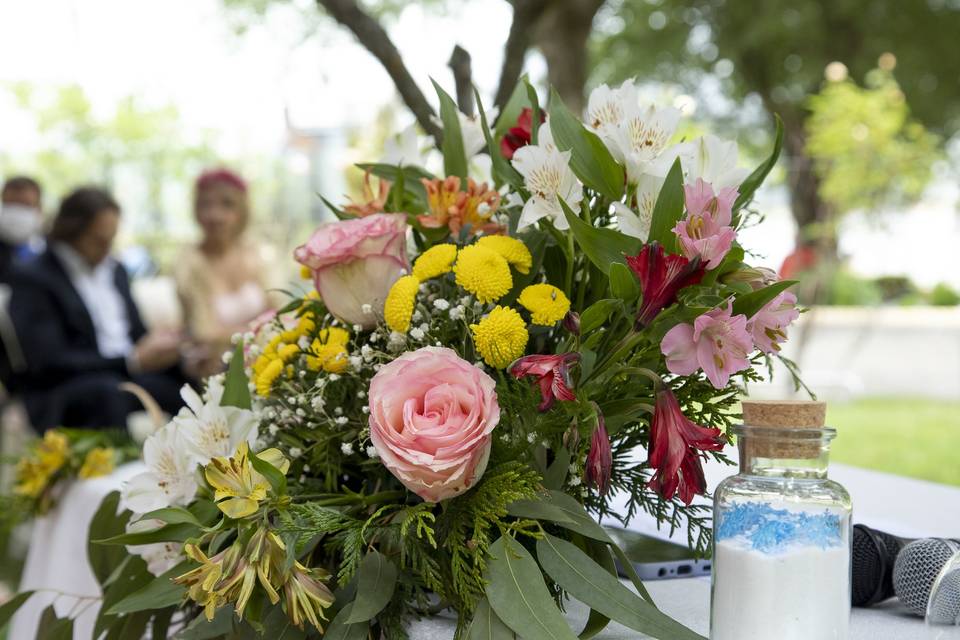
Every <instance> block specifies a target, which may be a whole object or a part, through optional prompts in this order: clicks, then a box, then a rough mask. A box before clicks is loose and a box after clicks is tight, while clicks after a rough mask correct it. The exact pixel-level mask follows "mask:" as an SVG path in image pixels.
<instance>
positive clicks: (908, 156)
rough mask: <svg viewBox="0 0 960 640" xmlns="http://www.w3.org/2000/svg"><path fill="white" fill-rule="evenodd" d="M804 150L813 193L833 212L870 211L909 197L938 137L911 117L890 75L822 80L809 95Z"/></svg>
mask: <svg viewBox="0 0 960 640" xmlns="http://www.w3.org/2000/svg"><path fill="white" fill-rule="evenodd" d="M809 106H810V117H809V118H808V119H807V122H806V128H807V153H809V154H810V156H811V157H812V158H813V161H814V166H815V169H816V171H817V174H818V175H819V176H820V178H821V188H820V194H821V195H822V196H823V197H824V198H825V199H826V200H827V201H829V202H830V203H832V204H833V205H834V206H835V207H836V208H837V210H838V211H841V212H844V211H850V210H853V209H865V210H866V211H868V212H870V211H876V210H878V209H882V208H888V207H897V206H903V205H905V204H908V203H910V202H912V201H914V200H916V199H917V198H918V197H919V196H920V195H921V194H922V193H923V190H924V188H925V187H926V185H927V183H928V182H929V181H930V177H931V175H932V169H933V164H934V163H935V162H936V161H937V159H938V158H939V156H940V154H939V152H938V148H939V145H940V139H939V137H938V136H936V135H934V134H932V133H930V132H929V131H927V129H926V128H925V127H924V126H923V125H922V124H920V123H919V122H917V121H916V120H914V119H912V118H911V116H910V108H909V106H908V105H907V101H906V98H905V97H904V94H903V92H902V91H901V90H900V86H899V85H898V84H897V82H896V80H894V78H893V76H892V75H891V74H889V73H885V72H883V71H879V70H878V71H873V72H871V73H869V74H868V75H867V86H865V87H859V86H857V85H856V84H855V83H854V82H852V81H850V80H844V81H842V82H830V83H827V84H826V85H825V86H824V88H823V89H822V90H821V91H820V93H819V94H817V95H815V96H812V97H811V98H810V101H809Z"/></svg>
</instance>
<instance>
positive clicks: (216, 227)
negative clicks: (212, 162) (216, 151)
mask: <svg viewBox="0 0 960 640" xmlns="http://www.w3.org/2000/svg"><path fill="white" fill-rule="evenodd" d="M194 213H195V215H196V218H197V224H198V225H199V226H200V230H201V233H202V237H201V239H200V242H199V243H198V244H197V245H196V246H192V247H188V248H187V249H186V250H185V251H183V253H182V254H181V255H180V256H179V257H178V258H177V266H176V268H175V271H174V278H175V280H176V282H177V293H178V295H179V297H180V300H181V303H182V306H183V312H184V321H185V323H186V327H187V331H188V333H189V335H190V340H191V341H192V342H193V343H194V345H195V347H194V349H193V350H192V352H191V355H192V356H193V357H195V358H198V359H199V360H200V364H199V365H198V368H199V370H200V372H201V373H203V374H210V373H214V372H216V371H217V370H218V369H220V368H222V366H223V364H222V360H221V358H222V356H223V352H224V351H226V350H228V349H229V348H230V336H231V335H233V334H234V333H237V332H242V331H245V330H246V329H247V328H248V325H249V323H250V322H251V321H252V320H253V319H254V318H256V317H257V316H259V315H260V314H261V313H263V312H264V311H265V310H266V309H267V306H268V302H267V293H266V276H265V265H264V261H263V260H261V257H260V248H259V247H258V246H257V245H256V244H255V243H253V242H251V241H250V240H249V239H248V238H247V237H246V236H245V235H244V230H245V229H246V227H247V222H248V219H249V217H250V202H249V199H248V196H247V185H246V183H245V182H244V181H243V179H242V178H240V176H238V175H237V174H235V173H233V172H232V171H229V170H227V169H216V170H212V171H207V172H205V173H203V174H202V175H201V176H200V177H199V178H198V179H197V183H196V187H195V195H194Z"/></svg>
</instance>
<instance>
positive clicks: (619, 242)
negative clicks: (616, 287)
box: [559, 198, 643, 275]
mask: <svg viewBox="0 0 960 640" xmlns="http://www.w3.org/2000/svg"><path fill="white" fill-rule="evenodd" d="M559 202H560V206H561V207H562V208H563V214H564V215H565V216H566V218H567V222H568V223H569V225H570V231H569V233H572V234H573V237H574V239H575V240H576V241H577V244H578V245H580V248H581V249H583V253H584V254H585V255H586V256H587V258H589V259H590V262H592V263H593V264H595V265H597V268H598V269H600V271H602V272H603V273H604V275H607V274H609V273H610V265H612V264H613V263H615V262H619V263H621V264H626V263H627V261H626V258H624V255H629V256H634V255H637V254H638V253H640V248H641V246H642V245H643V243H642V242H640V240H638V239H637V238H634V237H631V236H628V235H626V234H623V233H620V232H619V231H617V230H616V229H603V228H600V227H593V226H590V225H589V224H587V223H586V222H584V221H583V220H581V219H580V217H579V216H577V214H575V213H574V212H573V211H572V210H571V209H570V207H569V205H568V204H567V203H566V202H564V201H563V199H562V198H561V199H559Z"/></svg>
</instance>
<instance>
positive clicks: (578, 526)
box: [550, 491, 613, 544]
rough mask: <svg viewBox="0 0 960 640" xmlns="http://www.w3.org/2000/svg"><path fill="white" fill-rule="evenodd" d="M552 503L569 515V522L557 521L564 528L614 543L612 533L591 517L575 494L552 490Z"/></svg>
mask: <svg viewBox="0 0 960 640" xmlns="http://www.w3.org/2000/svg"><path fill="white" fill-rule="evenodd" d="M550 504H552V505H553V506H555V507H557V508H558V509H559V510H560V511H561V512H562V513H563V514H564V515H565V516H566V517H567V520H568V521H567V522H559V521H557V524H558V525H560V526H561V527H563V528H564V529H569V530H570V531H575V532H576V533H579V534H580V535H582V536H586V537H588V538H592V539H594V540H599V541H600V542H606V543H607V544H613V540H612V539H611V538H610V534H608V533H607V532H606V530H605V529H604V528H603V527H602V526H600V524H599V523H598V522H597V521H596V520H594V519H593V518H592V517H590V514H589V513H587V511H586V509H584V508H583V505H582V504H580V503H579V502H577V499H576V498H574V497H573V496H571V495H568V494H566V493H564V492H562V491H551V492H550Z"/></svg>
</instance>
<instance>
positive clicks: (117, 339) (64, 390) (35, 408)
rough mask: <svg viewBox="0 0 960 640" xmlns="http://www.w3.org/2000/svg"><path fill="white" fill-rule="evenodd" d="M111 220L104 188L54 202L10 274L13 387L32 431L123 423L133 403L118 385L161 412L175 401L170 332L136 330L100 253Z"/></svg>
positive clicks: (119, 280)
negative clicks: (130, 385) (37, 245)
mask: <svg viewBox="0 0 960 640" xmlns="http://www.w3.org/2000/svg"><path fill="white" fill-rule="evenodd" d="M119 222H120V207H119V206H118V205H117V203H116V201H115V200H114V199H113V198H112V197H111V196H110V194H109V193H107V192H106V191H103V190H100V189H95V188H83V189H78V190H77V191H75V192H73V193H72V194H70V195H69V196H67V197H66V198H65V199H64V201H63V203H62V204H61V206H60V210H59V212H58V214H57V217H56V219H55V220H54V223H53V227H52V229H51V232H50V235H49V246H48V248H47V249H46V250H45V251H44V252H43V253H42V254H41V255H40V256H38V257H37V258H35V259H34V260H32V261H30V262H29V263H26V264H24V265H21V266H18V267H16V268H15V269H14V271H13V276H12V286H13V297H12V299H11V303H10V315H11V317H12V318H13V323H14V326H15V327H16V330H17V335H18V337H19V339H20V342H21V344H22V346H23V352H24V356H25V358H26V364H27V371H26V372H25V373H24V374H21V375H19V376H18V380H17V384H16V389H17V391H18V392H19V393H20V394H21V395H22V397H23V401H24V404H25V405H26V408H27V412H28V414H29V415H30V420H31V422H32V423H33V425H34V427H36V428H37V429H39V430H44V429H48V428H51V427H55V426H68V427H95V428H96V427H124V426H125V425H126V417H127V415H128V414H129V413H131V412H132V411H134V410H136V409H137V408H138V404H137V401H136V399H135V398H134V397H133V396H132V395H130V394H129V393H127V392H125V391H121V390H120V388H119V385H120V384H121V383H122V382H125V381H130V382H134V383H136V384H138V385H140V386H141V387H143V388H144V389H146V390H147V391H148V392H149V393H150V394H151V395H153V397H154V398H155V399H156V400H157V402H158V403H159V404H160V406H161V407H162V408H163V409H164V410H166V411H167V412H169V413H171V414H172V413H176V411H177V410H178V409H179V407H180V405H181V400H180V397H179V390H180V387H181V386H182V384H183V383H184V382H185V377H184V376H183V375H182V374H180V372H179V367H178V363H179V359H180V356H179V346H180V337H179V336H178V335H175V334H171V333H150V332H147V330H146V328H145V327H144V325H143V322H142V320H141V318H140V313H139V312H138V310H137V306H136V304H135V303H134V301H133V298H132V297H131V295H130V283H129V280H128V278H127V274H126V271H125V270H124V269H123V267H122V266H121V265H120V264H119V263H117V262H116V261H115V260H113V259H112V258H111V257H110V249H111V247H112V245H113V240H114V237H115V236H116V233H117V227H118V225H119Z"/></svg>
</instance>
